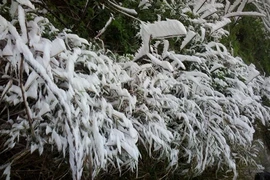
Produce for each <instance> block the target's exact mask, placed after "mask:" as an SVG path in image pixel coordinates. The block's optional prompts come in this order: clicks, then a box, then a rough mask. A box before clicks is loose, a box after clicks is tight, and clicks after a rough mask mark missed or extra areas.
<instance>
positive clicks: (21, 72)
mask: <svg viewBox="0 0 270 180" xmlns="http://www.w3.org/2000/svg"><path fill="white" fill-rule="evenodd" d="M20 88H21V92H22V98H23V102H24V106H25V111H26V115H27V118H28V121H29V124H30V127H31V129H32V124H33V120H32V117H31V113H30V109H29V104H28V102H27V98H26V96H25V89H24V86H23V55H22V54H21V63H20Z"/></svg>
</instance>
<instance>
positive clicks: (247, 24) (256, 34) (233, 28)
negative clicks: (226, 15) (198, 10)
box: [222, 5, 270, 75]
mask: <svg viewBox="0 0 270 180" xmlns="http://www.w3.org/2000/svg"><path fill="white" fill-rule="evenodd" d="M247 8H248V9H251V10H252V9H254V7H253V6H251V5H248V6H247ZM228 30H229V32H230V35H229V36H227V37H225V38H223V40H222V43H224V44H225V45H226V46H227V47H230V48H231V49H232V51H233V54H234V55H235V56H240V57H242V58H243V60H244V61H245V62H246V63H248V64H250V63H253V64H255V65H256V67H257V68H258V69H259V70H260V71H261V73H263V74H264V73H265V74H266V75H270V61H269V59H270V39H269V37H270V33H269V32H268V31H266V30H265V28H264V25H263V22H262V20H261V18H259V17H250V16H246V17H242V18H240V19H237V20H236V21H234V22H233V23H231V24H230V25H229V26H228Z"/></svg>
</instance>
